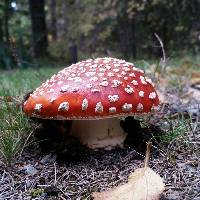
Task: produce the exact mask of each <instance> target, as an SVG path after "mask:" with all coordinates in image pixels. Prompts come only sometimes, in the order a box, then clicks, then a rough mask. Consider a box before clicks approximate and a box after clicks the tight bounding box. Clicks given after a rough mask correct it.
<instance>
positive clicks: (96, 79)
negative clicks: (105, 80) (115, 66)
mask: <svg viewBox="0 0 200 200" xmlns="http://www.w3.org/2000/svg"><path fill="white" fill-rule="evenodd" d="M90 81H94V82H95V81H98V78H97V77H96V76H95V77H92V78H90Z"/></svg>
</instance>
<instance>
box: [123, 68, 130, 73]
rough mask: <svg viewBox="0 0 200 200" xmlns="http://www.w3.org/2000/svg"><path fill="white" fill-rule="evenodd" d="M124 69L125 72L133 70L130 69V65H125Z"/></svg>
mask: <svg viewBox="0 0 200 200" xmlns="http://www.w3.org/2000/svg"><path fill="white" fill-rule="evenodd" d="M123 70H124V71H125V72H129V71H131V69H130V68H129V67H124V68H123Z"/></svg>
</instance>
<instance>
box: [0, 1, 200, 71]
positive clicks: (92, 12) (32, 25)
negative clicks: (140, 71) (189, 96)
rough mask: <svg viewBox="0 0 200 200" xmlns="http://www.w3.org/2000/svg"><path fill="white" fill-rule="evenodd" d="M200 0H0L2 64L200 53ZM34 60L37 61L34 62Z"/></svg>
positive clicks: (10, 66)
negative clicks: (158, 38)
mask: <svg viewBox="0 0 200 200" xmlns="http://www.w3.org/2000/svg"><path fill="white" fill-rule="evenodd" d="M199 19H200V1H199V0H190V1H188V0H182V1H178V0H151V1H150V0H149V1H148V0H124V1H121V0H104V1H98V0H84V1H81V0H46V1H44V0H27V1H26V0H1V1H0V69H12V68H17V67H18V68H19V67H35V66H36V65H35V63H39V62H40V61H42V62H43V61H44V60H46V61H47V60H48V61H52V62H54V61H55V62H62V63H67V64H70V63H74V62H76V61H77V60H82V59H84V58H89V57H97V56H98V57H99V56H114V57H122V58H124V59H128V60H131V59H154V58H155V59H160V57H162V49H161V46H160V43H159V41H158V40H157V39H156V37H155V33H156V34H158V35H159V37H160V39H161V40H162V42H163V44H164V48H165V51H166V54H167V56H170V57H175V56H183V55H188V54H192V55H195V54H198V53H199V50H200V21H199ZM36 61H37V62H36Z"/></svg>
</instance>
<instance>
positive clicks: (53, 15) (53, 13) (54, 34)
mask: <svg viewBox="0 0 200 200" xmlns="http://www.w3.org/2000/svg"><path fill="white" fill-rule="evenodd" d="M50 13H51V34H52V39H53V40H54V41H55V40H57V18H56V0H51V1H50Z"/></svg>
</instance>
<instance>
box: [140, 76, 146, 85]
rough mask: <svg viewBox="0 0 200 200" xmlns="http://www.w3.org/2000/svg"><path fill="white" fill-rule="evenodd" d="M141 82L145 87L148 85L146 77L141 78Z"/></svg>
mask: <svg viewBox="0 0 200 200" xmlns="http://www.w3.org/2000/svg"><path fill="white" fill-rule="evenodd" d="M140 80H141V83H142V84H144V85H146V84H147V82H146V80H145V77H144V76H140Z"/></svg>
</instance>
